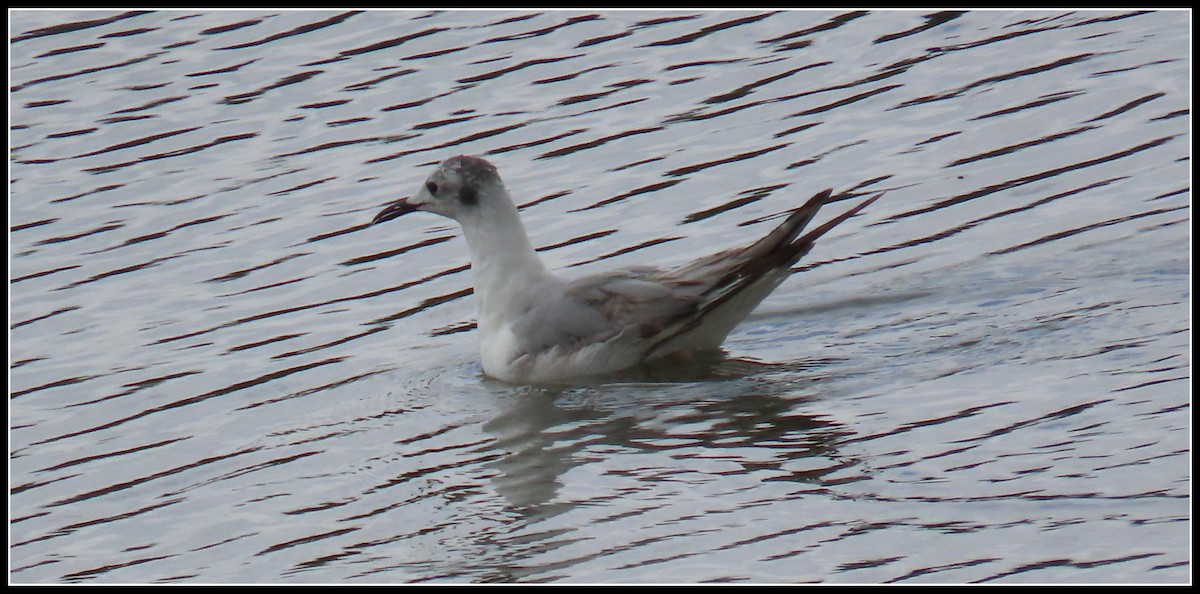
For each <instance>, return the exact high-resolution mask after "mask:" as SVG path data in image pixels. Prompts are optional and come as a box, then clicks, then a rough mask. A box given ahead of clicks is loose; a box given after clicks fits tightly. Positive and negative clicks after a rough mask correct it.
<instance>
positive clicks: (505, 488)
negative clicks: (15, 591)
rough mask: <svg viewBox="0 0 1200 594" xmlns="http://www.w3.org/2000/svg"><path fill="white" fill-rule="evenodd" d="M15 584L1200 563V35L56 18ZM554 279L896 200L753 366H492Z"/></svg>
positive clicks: (849, 24) (812, 19) (733, 360)
mask: <svg viewBox="0 0 1200 594" xmlns="http://www.w3.org/2000/svg"><path fill="white" fill-rule="evenodd" d="M10 17H11V24H10V54H11V66H10V71H9V78H10V95H9V98H10V111H9V114H10V145H11V147H12V150H11V156H10V159H11V160H10V202H9V205H10V206H9V210H10V218H11V227H10V233H9V245H10V248H11V255H10V259H9V265H10V285H9V290H10V295H11V308H10V314H9V318H10V344H11V354H10V381H11V386H10V416H9V423H10V430H9V437H10V444H11V445H10V471H9V472H10V474H9V482H10V493H11V495H10V502H9V510H10V517H11V520H10V536H9V546H10V550H9V553H10V564H11V570H10V581H15V582H21V583H31V582H32V583H40V582H190V583H195V582H198V583H222V582H342V581H347V582H418V581H450V582H493V581H521V582H556V581H560V582H731V581H753V582H902V583H918V582H928V583H933V582H1127V583H1128V582H1146V583H1171V582H1175V583H1178V582H1188V581H1190V579H1191V565H1190V544H1191V541H1190V530H1191V518H1190V495H1191V492H1190V485H1191V473H1190V468H1191V466H1190V461H1191V451H1190V431H1191V423H1190V420H1191V416H1190V415H1191V409H1190V386H1191V360H1190V351H1191V314H1190V302H1191V279H1190V270H1191V256H1190V244H1191V234H1190V228H1191V218H1190V198H1191V188H1190V167H1191V160H1190V158H1191V155H1190V144H1191V138H1190V117H1191V116H1190V112H1189V105H1190V102H1191V96H1190V69H1191V63H1190V57H1189V49H1188V48H1189V45H1190V14H1188V13H1187V12H1179V11H1175V12H1171V11H1166V12H1161V11H1160V12H1067V11H1028V12H1011V11H982V12H969V13H965V14H964V13H959V12H921V11H907V12H874V11H873V12H837V11H794V12H768V11H745V12H703V11H667V12H649V11H647V12H640V11H604V12H572V11H544V12H488V11H459V12H455V11H451V12H411V11H396V12H357V11H354V12H329V11H295V12H293V11H225V12H219V11H218V12H195V11H173V12H172V11H167V12H140V11H138V12H119V11H86V12H84V11H79V12H72V11H61V10H54V11H17V12H12V13H10ZM460 153H470V154H481V155H485V156H487V157H488V158H489V159H491V160H492V161H493V162H495V163H496V164H497V165H498V167H499V168H500V171H501V173H502V174H503V175H504V176H505V179H506V180H507V182H508V185H509V187H510V189H511V190H512V192H513V194H514V196H516V197H518V199H519V201H520V202H521V203H522V205H523V207H522V211H523V216H524V218H525V221H526V223H527V226H528V227H529V230H530V235H531V237H532V239H533V241H534V242H535V244H536V245H539V246H542V255H543V257H544V258H545V259H546V260H547V262H548V263H549V264H550V265H551V266H552V267H555V268H562V269H566V270H568V271H569V272H571V273H575V272H578V273H583V272H587V271H594V270H601V269H604V268H607V267H611V266H618V265H629V264H641V263H651V262H652V263H659V264H672V263H681V262H684V261H687V260H688V259H690V258H692V257H695V256H698V255H701V254H703V253H707V252H709V251H712V250H715V249H717V248H719V247H730V246H733V245H738V244H742V243H745V242H747V241H749V240H751V239H753V238H755V237H757V236H759V235H760V234H762V233H765V232H766V230H767V229H769V228H770V227H771V226H772V224H773V222H774V221H775V218H774V216H775V215H777V214H778V213H781V212H784V211H786V210H788V209H789V208H793V207H795V206H796V205H798V204H799V203H800V202H801V201H802V200H803V199H804V198H807V197H808V196H810V195H811V194H813V193H814V192H816V191H818V190H820V189H823V188H825V187H832V188H835V190H836V191H838V192H841V193H843V195H844V196H846V197H850V196H854V195H860V194H866V193H868V192H870V193H874V192H878V191H886V195H885V197H884V198H883V199H881V200H880V201H878V202H876V203H875V204H874V205H872V207H871V208H870V209H868V210H867V211H865V212H864V213H863V214H862V215H860V216H857V217H855V218H854V219H852V220H850V221H849V222H847V223H845V224H844V225H843V226H842V227H839V228H838V230H837V231H835V232H834V233H832V234H831V235H830V236H829V237H827V238H826V239H825V240H823V241H822V242H821V243H820V244H819V245H818V246H817V248H816V249H815V250H814V251H813V252H812V254H810V256H809V258H808V259H807V260H806V261H805V262H804V263H802V265H801V267H800V269H799V270H800V273H799V274H797V275H796V276H794V277H793V278H792V279H790V280H789V281H788V282H787V283H785V284H784V285H783V287H781V288H780V289H779V291H778V292H777V293H775V294H774V295H773V296H772V297H771V298H769V299H768V300H767V301H766V302H765V303H764V304H763V306H762V307H761V308H760V309H759V310H758V311H757V312H756V313H755V314H754V315H752V316H751V318H750V319H749V320H748V321H747V322H746V323H745V324H743V325H742V326H740V327H739V329H738V330H736V331H735V332H734V334H733V335H732V336H731V337H730V340H729V342H728V343H727V345H726V346H727V350H728V354H729V358H728V359H727V360H725V361H721V362H709V363H707V364H706V365H702V366H700V368H698V369H690V370H671V369H664V370H662V374H661V376H657V375H653V374H652V375H650V376H647V377H636V378H633V377H631V378H629V379H628V380H627V381H621V382H613V383H607V384H602V385H585V386H576V387H566V388H558V389H553V390H551V389H542V388H530V387H520V386H511V385H507V384H503V383H500V382H496V381H493V380H489V379H487V378H484V377H483V376H482V373H481V370H480V366H479V362H478V354H477V351H476V348H477V344H476V343H477V338H476V334H475V331H474V325H473V324H474V298H473V296H472V295H471V291H470V286H471V278H470V273H469V270H468V262H467V255H466V247H465V245H464V244H463V242H462V240H461V238H460V237H459V231H458V229H457V228H456V227H454V226H453V225H452V224H450V223H449V222H448V221H446V220H444V219H440V218H437V217H433V216H427V215H412V216H410V217H406V218H405V219H404V220H403V221H398V222H394V223H391V224H389V225H384V226H381V227H378V228H371V227H367V223H368V222H369V221H370V219H371V217H372V216H373V215H374V214H375V212H377V210H378V209H379V208H380V207H381V206H382V205H383V204H385V203H386V202H388V201H390V200H393V199H395V198H397V197H400V196H403V195H405V194H406V193H407V192H408V191H410V190H411V189H415V188H416V187H417V185H418V184H419V183H420V182H421V181H422V180H423V179H424V177H425V176H426V175H427V174H428V173H429V172H430V171H431V165H432V164H434V163H436V162H438V161H440V160H442V159H444V158H446V157H449V156H452V155H455V154H460Z"/></svg>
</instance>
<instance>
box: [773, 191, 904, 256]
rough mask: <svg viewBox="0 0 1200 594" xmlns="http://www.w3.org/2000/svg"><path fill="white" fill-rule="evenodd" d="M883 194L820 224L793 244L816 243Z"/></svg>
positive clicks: (881, 193)
mask: <svg viewBox="0 0 1200 594" xmlns="http://www.w3.org/2000/svg"><path fill="white" fill-rule="evenodd" d="M883 194H884V193H883V192H880V193H878V194H876V195H874V196H871V197H870V198H867V199H866V200H863V201H862V202H859V203H858V204H857V205H855V206H854V208H851V209H850V210H847V211H846V212H844V213H842V214H840V215H838V216H836V217H833V218H832V219H829V220H828V221H826V222H825V223H824V224H822V225H821V226H820V227H817V228H816V229H813V230H812V231H809V232H808V233H805V234H804V237H801V238H800V239H797V240H796V242H795V243H796V245H803V244H808V243H812V242H814V241H816V240H817V238H818V237H821V236H822V235H824V234H826V233H828V232H829V231H830V230H831V229H833V228H834V227H837V226H838V225H840V224H842V223H844V222H845V221H846V219H848V218H850V217H852V216H854V215H856V214H858V212H859V211H860V210H862V209H864V208H866V207H867V206H869V205H870V204H871V203H872V202H875V201H876V200H879V198H880V197H882V196H883Z"/></svg>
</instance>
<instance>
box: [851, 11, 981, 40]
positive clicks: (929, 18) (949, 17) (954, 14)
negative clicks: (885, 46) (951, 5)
mask: <svg viewBox="0 0 1200 594" xmlns="http://www.w3.org/2000/svg"><path fill="white" fill-rule="evenodd" d="M964 14H967V11H965V10H943V11H941V12H935V13H932V14H927V15H922V18H924V19H925V23H923V24H921V25H917V26H916V27H913V28H911V29H908V30H907V31H899V32H896V33H888V34H887V35H883V36H880V37H878V38H876V39H875V41H873V42H872V43H876V44H879V43H887V42H889V41H895V40H897V39H902V38H904V37H908V36H910V35H916V34H918V33H923V32H925V31H928V30H929V29H932V28H934V27H937V26H939V25H944V24H946V23H948V22H950V21H953V20H954V19H957V18H959V17H961V16H962V15H964Z"/></svg>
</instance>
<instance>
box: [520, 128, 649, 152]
mask: <svg viewBox="0 0 1200 594" xmlns="http://www.w3.org/2000/svg"><path fill="white" fill-rule="evenodd" d="M662 129H663V127H662V126H651V127H649V128H637V129H634V130H626V131H624V132H618V133H616V134H611V135H609V136H605V137H604V138H598V139H596V140H592V141H588V142H583V143H580V144H575V145H571V146H567V147H563V148H559V149H554V150H552V151H549V152H546V153H543V154H541V155H538V156H537V157H534V158H535V159H553V158H555V157H562V156H564V155H569V154H571V153H576V152H579V151H582V150H587V149H592V148H596V147H598V146H602V145H605V144H608V143H609V142H612V141H614V140H619V139H621V138H628V137H630V136H637V135H639V134H649V133H651V132H657V131H659V130H662Z"/></svg>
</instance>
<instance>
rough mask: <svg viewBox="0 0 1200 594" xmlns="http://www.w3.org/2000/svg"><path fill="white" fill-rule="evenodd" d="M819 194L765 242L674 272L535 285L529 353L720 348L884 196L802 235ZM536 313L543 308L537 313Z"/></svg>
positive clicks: (522, 326) (821, 199)
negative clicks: (622, 344) (609, 344)
mask: <svg viewBox="0 0 1200 594" xmlns="http://www.w3.org/2000/svg"><path fill="white" fill-rule="evenodd" d="M830 194H831V192H830V190H825V191H823V192H820V193H818V194H817V195H815V196H813V197H812V198H811V199H810V200H809V201H808V202H806V203H805V204H804V205H803V206H801V207H799V208H797V209H796V210H795V211H793V212H792V213H791V215H790V216H788V218H787V220H786V221H784V222H783V224H781V225H780V226H779V227H777V228H776V229H774V230H773V231H771V233H769V234H767V236H765V237H763V238H762V239H760V240H759V241H757V242H755V243H753V244H751V245H749V246H747V247H744V248H737V249H732V250H727V251H724V252H720V253H716V254H712V255H710V256H707V257H704V258H701V259H699V260H696V261H695V262H692V263H691V264H688V265H686V266H683V267H681V268H677V269H673V270H660V269H657V268H651V267H634V268H628V269H624V270H616V271H612V272H606V273H602V274H594V275H589V276H584V277H581V278H578V279H575V280H572V281H567V282H565V283H564V284H563V285H561V286H558V287H554V288H552V290H550V289H551V288H549V287H546V288H541V289H547V290H540V289H539V288H533V289H531V291H530V293H529V295H530V297H529V299H528V300H527V306H528V309H526V312H528V313H529V315H526V316H524V317H523V318H522V321H521V322H520V323H518V326H519V327H518V328H515V330H516V331H517V334H518V336H521V337H522V341H523V344H522V345H521V346H522V348H523V349H524V350H525V352H528V353H536V352H542V351H544V350H547V349H550V348H554V347H555V346H560V345H564V346H565V345H586V344H591V343H598V342H605V341H608V340H612V339H614V338H616V337H617V336H618V335H623V338H626V339H630V340H632V341H635V342H638V341H640V343H641V344H640V348H641V350H642V352H643V354H644V356H645V357H653V356H656V355H661V354H666V353H669V352H671V351H673V350H677V349H679V348H687V349H693V348H716V347H718V346H720V343H721V342H722V341H723V340H724V339H725V336H726V335H727V334H728V333H729V331H730V330H732V329H733V327H734V326H736V325H737V323H738V322H740V321H741V320H742V318H744V317H745V316H746V315H747V314H749V313H750V311H751V310H752V309H754V307H755V306H757V305H758V303H759V302H761V301H762V299H763V298H765V297H766V296H767V295H768V294H769V293H770V292H771V291H772V290H774V289H775V287H777V286H778V285H779V283H781V282H783V279H785V278H786V277H787V276H788V274H789V273H790V267H791V266H792V265H793V264H795V263H796V261H798V260H799V259H800V258H802V257H803V256H804V255H805V254H807V253H808V251H809V250H810V249H812V246H813V244H814V242H815V241H816V240H817V238H819V237H820V236H822V235H824V234H825V233H826V232H828V231H829V230H830V229H832V228H833V227H835V226H837V225H838V224H840V223H842V222H843V221H845V220H846V219H848V218H850V217H851V216H853V215H854V214H855V213H857V212H858V211H860V210H862V209H863V208H864V207H866V206H867V205H868V204H870V203H871V202H873V201H875V200H876V199H877V198H878V197H879V196H875V197H873V198H870V199H868V200H865V201H863V202H861V203H859V204H858V205H856V206H855V207H854V208H852V209H850V210H848V211H846V212H845V213H842V214H841V215H839V216H837V217H834V218H833V219H832V220H830V221H828V222H826V223H825V224H823V225H821V226H819V227H817V228H816V229H813V230H811V231H809V232H808V233H805V234H804V235H801V233H803V231H804V230H805V227H806V226H807V225H808V223H809V222H811V221H812V219H813V217H814V216H815V215H816V214H817V211H818V210H820V208H821V207H822V206H824V205H825V203H826V202H827V201H828V200H829V198H830ZM534 312H536V313H534Z"/></svg>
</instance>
